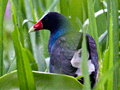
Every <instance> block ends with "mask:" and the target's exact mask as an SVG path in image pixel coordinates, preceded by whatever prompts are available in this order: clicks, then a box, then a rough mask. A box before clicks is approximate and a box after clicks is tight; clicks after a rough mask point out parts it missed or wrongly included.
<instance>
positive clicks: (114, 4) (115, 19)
mask: <svg viewBox="0 0 120 90" xmlns="http://www.w3.org/2000/svg"><path fill="white" fill-rule="evenodd" d="M110 2H111V9H112V10H111V11H112V25H113V28H112V29H113V31H112V32H111V33H112V34H113V38H112V41H113V42H111V43H113V46H114V47H113V65H114V66H113V67H114V68H115V64H116V63H117V62H118V60H119V33H118V32H119V30H118V0H114V1H113V0H111V1H110ZM119 63H120V62H119ZM119 80H120V70H119V68H116V69H115V70H114V73H113V89H114V90H119V88H118V87H119V84H120V81H119Z"/></svg>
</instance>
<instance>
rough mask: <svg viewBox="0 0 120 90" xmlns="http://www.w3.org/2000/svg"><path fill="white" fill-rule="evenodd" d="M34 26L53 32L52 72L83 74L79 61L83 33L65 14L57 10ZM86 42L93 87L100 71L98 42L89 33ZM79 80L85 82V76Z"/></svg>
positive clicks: (50, 41) (51, 46) (51, 40)
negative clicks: (73, 25) (78, 30)
mask: <svg viewBox="0 0 120 90" xmlns="http://www.w3.org/2000/svg"><path fill="white" fill-rule="evenodd" d="M37 27H38V28H37ZM33 28H34V30H39V29H48V30H50V32H51V34H50V38H49V43H48V51H49V54H50V66H49V71H50V72H51V73H59V74H66V75H70V76H74V77H76V76H79V75H81V71H80V66H78V63H80V62H81V61H79V59H80V60H81V54H80V53H81V52H80V51H81V50H82V49H81V47H82V38H83V37H82V36H83V35H82V33H80V32H76V31H75V30H74V29H73V27H72V24H71V23H70V22H69V20H68V19H67V18H66V17H65V16H63V15H61V14H59V13H57V12H50V13H48V14H47V15H45V16H44V17H43V18H42V19H41V20H40V21H39V22H38V23H37V24H35V25H34V26H33ZM33 28H32V29H33ZM86 43H87V50H88V63H89V65H90V66H89V65H88V67H89V74H90V79H91V87H93V86H94V84H95V81H96V77H97V73H98V53H97V48H96V43H95V41H94V39H93V38H92V37H91V36H90V35H89V34H86ZM76 52H78V53H76ZM77 54H78V55H77ZM76 55H77V57H76ZM75 59H77V60H78V61H77V60H75ZM76 62H78V63H76ZM79 81H80V82H81V83H84V80H83V78H81V79H79Z"/></svg>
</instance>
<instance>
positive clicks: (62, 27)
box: [48, 25, 73, 53]
mask: <svg viewBox="0 0 120 90" xmlns="http://www.w3.org/2000/svg"><path fill="white" fill-rule="evenodd" d="M54 29H56V30H50V31H51V34H50V38H49V43H48V51H49V53H50V52H51V48H52V46H53V44H54V42H55V41H56V40H57V38H59V37H60V36H61V35H63V34H65V33H68V32H71V31H73V28H72V27H71V25H69V26H68V25H60V27H58V28H54Z"/></svg>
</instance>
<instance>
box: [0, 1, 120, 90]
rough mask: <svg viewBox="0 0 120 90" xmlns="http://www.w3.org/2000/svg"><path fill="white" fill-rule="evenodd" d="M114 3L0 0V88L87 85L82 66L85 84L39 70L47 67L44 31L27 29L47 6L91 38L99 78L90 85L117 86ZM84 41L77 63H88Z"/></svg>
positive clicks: (51, 89)
mask: <svg viewBox="0 0 120 90" xmlns="http://www.w3.org/2000/svg"><path fill="white" fill-rule="evenodd" d="M7 2H8V5H7ZM6 6H7V8H6ZM119 9H120V0H10V1H9V0H0V12H1V13H0V90H6V89H11V90H12V89H21V90H35V89H37V90H40V89H43V90H58V89H59V90H60V89H62V90H73V88H74V90H81V89H84V90H90V85H89V78H88V73H87V72H88V71H87V70H84V68H82V70H83V71H82V73H83V76H84V77H85V84H84V86H82V85H81V84H80V83H79V82H78V81H77V78H78V77H77V78H73V77H70V76H66V75H56V74H48V73H42V72H47V71H48V68H49V66H48V63H49V61H48V57H49V54H48V50H47V44H48V38H49V31H48V30H44V31H42V30H41V31H37V32H33V33H28V30H29V28H30V27H32V26H33V25H34V24H35V23H36V22H37V21H38V20H39V19H40V18H41V17H42V16H43V15H44V14H46V13H48V12H50V11H56V12H59V13H61V14H63V15H65V16H66V17H67V18H68V19H69V20H70V21H71V23H72V24H73V26H74V27H75V30H78V31H80V30H82V32H84V33H89V34H90V35H91V36H93V38H94V39H95V41H96V44H97V50H98V55H99V76H98V77H99V79H98V82H97V84H96V86H95V87H94V89H95V90H120V69H119V68H120V65H119V64H120V59H119V45H120V44H119V32H120V31H119V18H118V16H119V13H120V11H119ZM5 10H6V11H5ZM85 46H86V43H85V38H84V41H83V54H82V58H83V60H84V61H83V62H82V65H87V62H86V57H85V55H86V47H85ZM86 73H87V74H86Z"/></svg>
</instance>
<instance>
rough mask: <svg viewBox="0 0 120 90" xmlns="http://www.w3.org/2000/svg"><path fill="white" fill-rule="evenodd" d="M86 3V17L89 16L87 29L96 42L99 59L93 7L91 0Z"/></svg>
mask: <svg viewBox="0 0 120 90" xmlns="http://www.w3.org/2000/svg"><path fill="white" fill-rule="evenodd" d="M87 4H88V17H89V31H90V35H91V36H92V37H93V38H94V39H95V41H96V44H97V51H98V57H99V60H100V59H101V56H100V47H99V41H98V31H97V25H96V18H95V15H94V13H95V12H94V7H93V1H92V0H87Z"/></svg>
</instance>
